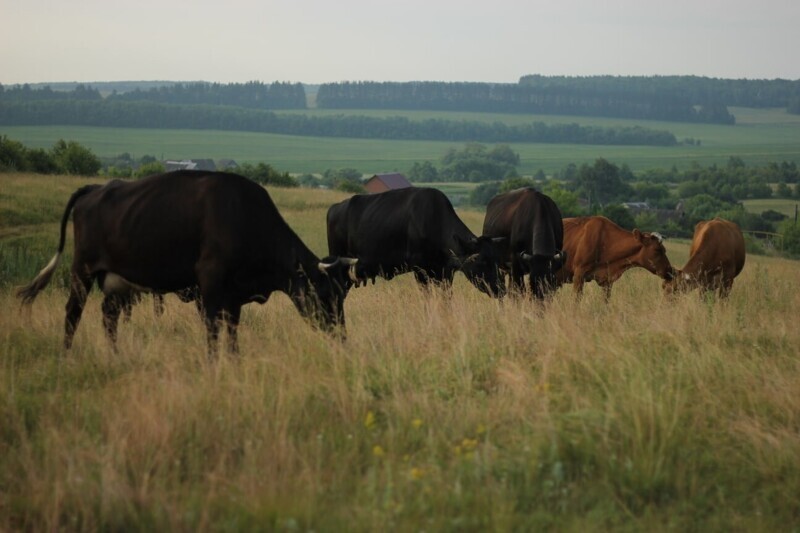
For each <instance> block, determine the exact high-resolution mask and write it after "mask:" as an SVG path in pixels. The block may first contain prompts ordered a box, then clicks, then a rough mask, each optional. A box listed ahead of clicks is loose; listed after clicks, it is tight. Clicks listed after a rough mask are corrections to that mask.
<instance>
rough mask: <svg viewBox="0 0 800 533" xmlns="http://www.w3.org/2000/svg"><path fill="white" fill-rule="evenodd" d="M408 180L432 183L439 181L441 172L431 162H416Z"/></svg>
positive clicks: (412, 166)
mask: <svg viewBox="0 0 800 533" xmlns="http://www.w3.org/2000/svg"><path fill="white" fill-rule="evenodd" d="M408 179H409V180H411V181H416V182H423V183H430V182H431V181H438V180H439V171H438V170H436V167H434V166H433V163H431V162H430V161H423V162H422V163H420V162H418V161H415V162H414V164H413V165H411V170H410V171H409V173H408Z"/></svg>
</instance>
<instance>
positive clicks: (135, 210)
mask: <svg viewBox="0 0 800 533" xmlns="http://www.w3.org/2000/svg"><path fill="white" fill-rule="evenodd" d="M70 212H73V221H74V224H73V225H74V234H75V251H74V257H73V262H72V274H71V278H72V282H71V286H70V295H69V300H68V301H67V307H66V319H65V336H64V346H65V348H67V349H68V348H70V347H71V345H72V339H73V336H74V334H75V330H76V328H77V327H78V323H79V321H80V318H81V313H82V312H83V307H84V305H85V303H86V296H87V293H88V291H89V290H90V289H91V287H92V284H93V282H94V281H95V280H96V281H97V282H98V285H99V287H100V288H101V289H102V291H103V292H104V293H105V298H104V300H103V305H102V309H103V324H104V326H105V329H106V332H107V334H108V336H109V338H110V339H111V341H112V342H114V341H115V340H116V330H117V322H118V319H119V315H120V311H121V310H122V309H123V308H124V307H125V306H126V305H128V304H130V302H131V301H132V298H134V296H132V295H133V294H134V292H135V291H136V292H155V293H158V294H164V293H168V292H177V293H181V292H182V291H186V290H187V289H188V290H189V291H192V289H193V288H195V287H197V292H198V294H199V296H200V298H201V299H202V308H203V314H204V318H205V324H206V330H207V334H208V335H207V338H208V346H209V353H213V352H215V350H216V345H217V338H218V335H219V327H220V323H221V322H223V321H224V322H225V323H226V325H227V329H228V342H229V346H230V348H231V350H232V351H236V350H237V342H236V328H237V326H238V323H239V316H240V312H241V307H242V305H244V304H246V303H248V302H259V303H264V302H266V301H267V298H269V295H270V294H271V293H272V292H274V291H282V292H285V293H286V294H288V295H289V297H290V298H291V300H292V302H294V304H295V306H296V307H297V309H298V310H299V312H300V313H301V314H302V315H303V316H304V317H306V318H307V319H309V320H310V321H311V322H312V324H314V325H317V326H320V327H321V328H323V329H325V330H327V331H333V330H335V329H336V327H337V326H341V328H342V332H343V329H344V308H343V303H344V298H345V296H346V294H347V290H348V289H349V287H350V284H351V280H350V279H348V277H347V269H348V267H349V266H350V264H352V263H353V262H354V260H352V259H349V258H327V259H325V260H323V261H320V260H319V259H318V258H317V256H316V255H314V253H313V252H311V250H309V249H308V247H306V245H305V244H303V242H302V241H301V240H300V238H299V237H298V236H297V235H296V234H295V233H294V231H292V229H291V228H290V227H289V226H288V225H287V224H286V222H285V221H284V220H283V218H282V217H281V215H280V213H279V212H278V209H277V208H276V207H275V204H274V203H273V202H272V199H271V198H270V196H269V194H268V193H267V191H266V190H265V189H264V188H263V187H261V186H259V185H257V184H256V183H254V182H252V181H250V180H248V179H247V178H244V177H242V176H238V175H235V174H225V173H217V172H204V171H178V172H172V173H166V174H160V175H155V176H150V177H148V178H144V179H141V180H139V181H135V182H122V181H111V182H109V183H107V184H106V185H105V186H102V187H98V186H96V185H88V186H85V187H82V188H80V189H78V190H77V191H75V192H74V193H73V194H72V196H71V197H70V199H69V202H68V203H67V206H66V209H65V210H64V215H63V217H62V219H61V240H60V242H59V246H58V252H57V253H56V255H55V256H54V257H53V259H52V260H51V261H50V263H49V264H48V265H47V266H46V267H45V268H44V269H42V271H41V272H40V273H39V275H38V276H36V278H35V279H34V280H33V282H31V284H30V285H28V286H27V287H24V288H23V289H21V290H20V291H19V292H18V296H19V297H20V298H22V301H23V303H26V304H28V303H31V302H32V301H33V300H34V298H36V295H37V294H38V293H39V291H41V290H42V289H43V288H44V287H45V286H46V285H47V284H48V282H49V281H50V278H51V277H52V275H53V272H54V271H55V269H56V266H57V264H58V261H59V259H60V258H61V254H62V252H63V251H64V241H65V233H66V225H67V222H68V220H69V216H70Z"/></svg>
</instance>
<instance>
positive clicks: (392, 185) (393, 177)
mask: <svg viewBox="0 0 800 533" xmlns="http://www.w3.org/2000/svg"><path fill="white" fill-rule="evenodd" d="M406 187H413V185H411V182H410V181H408V180H407V179H406V177H405V176H403V175H402V174H400V173H394V174H375V175H374V176H372V177H371V178H370V179H368V180H367V182H366V183H364V188H365V189H367V192H368V193H370V194H373V193H376V192H386V191H389V190H392V189H405V188H406Z"/></svg>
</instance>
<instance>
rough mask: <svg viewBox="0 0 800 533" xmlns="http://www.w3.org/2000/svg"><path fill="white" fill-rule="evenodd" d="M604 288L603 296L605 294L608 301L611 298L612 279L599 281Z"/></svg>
mask: <svg viewBox="0 0 800 533" xmlns="http://www.w3.org/2000/svg"><path fill="white" fill-rule="evenodd" d="M597 283H598V284H599V285H600V286H601V287H602V288H603V296H605V300H606V303H608V301H609V300H610V299H611V285H612V283H611V282H610V281H604V282H602V283H600V282H599V281H598V282H597Z"/></svg>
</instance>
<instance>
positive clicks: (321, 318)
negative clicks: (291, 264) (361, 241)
mask: <svg viewBox="0 0 800 533" xmlns="http://www.w3.org/2000/svg"><path fill="white" fill-rule="evenodd" d="M357 262H358V259H355V258H352V257H326V258H324V259H322V260H320V261H319V262H318V264H317V265H316V268H303V267H299V268H298V270H297V276H296V279H295V281H294V283H293V284H292V289H291V291H290V296H291V298H292V301H293V302H294V304H295V306H296V307H297V309H298V310H299V311H300V314H302V315H303V316H304V317H306V318H307V319H309V320H310V321H311V323H312V324H313V325H314V326H316V327H319V328H321V329H323V330H325V331H328V332H334V331H336V332H337V333H338V334H339V335H341V336H342V337H343V336H344V326H345V319H344V299H345V297H346V296H347V292H348V291H349V290H350V287H352V286H353V283H354V281H355V280H356V276H355V268H356V263H357Z"/></svg>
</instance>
